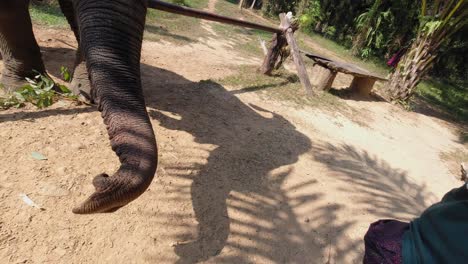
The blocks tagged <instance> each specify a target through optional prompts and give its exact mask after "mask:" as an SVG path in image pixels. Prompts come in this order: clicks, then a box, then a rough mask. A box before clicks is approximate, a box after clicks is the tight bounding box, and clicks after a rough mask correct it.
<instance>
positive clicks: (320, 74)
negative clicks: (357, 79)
mask: <svg viewBox="0 0 468 264" xmlns="http://www.w3.org/2000/svg"><path fill="white" fill-rule="evenodd" d="M336 74H337V73H336V72H334V71H331V70H330V69H327V68H324V67H322V66H320V65H318V64H315V65H314V68H313V76H314V77H313V79H312V84H313V85H314V86H316V87H317V88H318V90H319V91H328V90H330V88H331V87H332V84H333V81H334V80H335V78H336Z"/></svg>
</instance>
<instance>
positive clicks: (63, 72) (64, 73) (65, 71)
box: [60, 66, 71, 82]
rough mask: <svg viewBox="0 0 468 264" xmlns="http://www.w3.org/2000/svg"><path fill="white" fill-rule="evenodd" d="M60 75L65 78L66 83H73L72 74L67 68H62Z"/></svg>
mask: <svg viewBox="0 0 468 264" xmlns="http://www.w3.org/2000/svg"><path fill="white" fill-rule="evenodd" d="M60 74H61V75H62V78H63V80H64V81H66V82H70V81H71V73H70V71H69V70H68V68H67V67H65V66H62V67H60Z"/></svg>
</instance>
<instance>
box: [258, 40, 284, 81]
mask: <svg viewBox="0 0 468 264" xmlns="http://www.w3.org/2000/svg"><path fill="white" fill-rule="evenodd" d="M270 43H271V44H270V48H269V49H268V51H267V54H266V56H265V59H264V60H263V64H262V67H261V68H260V72H262V73H263V74H266V75H271V73H272V72H273V69H274V68H275V66H276V62H277V61H278V58H279V56H280V53H281V50H282V49H283V48H284V47H285V46H286V45H287V41H286V38H285V37H284V35H282V34H278V33H276V34H273V39H272V40H271V42H270Z"/></svg>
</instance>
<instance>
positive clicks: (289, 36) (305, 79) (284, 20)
mask: <svg viewBox="0 0 468 264" xmlns="http://www.w3.org/2000/svg"><path fill="white" fill-rule="evenodd" d="M280 20H281V27H282V28H283V29H284V30H285V35H286V40H287V42H288V45H289V47H290V48H291V54H292V56H293V60H294V64H295V65H296V70H297V74H298V76H299V80H300V81H301V84H302V86H303V87H304V89H305V91H306V94H307V95H308V96H313V95H314V90H313V87H312V84H311V83H310V80H309V75H308V74H307V69H306V67H305V64H304V61H303V60H302V57H301V53H300V50H299V47H298V45H297V42H296V39H295V38H294V30H293V28H292V27H291V26H292V25H291V21H290V20H289V18H288V16H286V15H285V14H284V13H282V14H280Z"/></svg>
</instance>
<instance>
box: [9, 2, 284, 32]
mask: <svg viewBox="0 0 468 264" xmlns="http://www.w3.org/2000/svg"><path fill="white" fill-rule="evenodd" d="M0 1H1V0H0ZM147 1H148V7H149V8H153V9H157V10H161V11H165V12H169V13H174V14H179V15H183V16H190V17H196V18H201V19H205V20H210V21H215V22H219V23H224V24H230V25H234V26H241V27H247V28H253V29H259V30H263V31H267V32H271V33H278V34H282V33H283V31H282V30H281V29H279V28H274V27H270V26H266V25H260V24H257V23H253V22H248V21H243V20H240V19H235V18H231V17H226V16H221V15H217V14H214V13H210V12H207V11H201V10H197V9H194V8H189V7H184V6H179V5H174V4H171V3H167V2H163V1H160V0H147Z"/></svg>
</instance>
